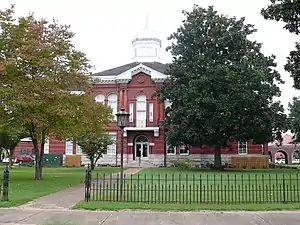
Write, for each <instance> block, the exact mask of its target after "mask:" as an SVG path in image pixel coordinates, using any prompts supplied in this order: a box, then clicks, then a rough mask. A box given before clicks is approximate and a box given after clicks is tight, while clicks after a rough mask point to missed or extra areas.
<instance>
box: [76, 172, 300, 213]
mask: <svg viewBox="0 0 300 225" xmlns="http://www.w3.org/2000/svg"><path fill="white" fill-rule="evenodd" d="M101 189H102V190H101ZM117 190H119V187H118V185H117V182H116V181H114V180H112V181H110V179H108V180H107V181H106V182H105V183H104V182H101V183H100V182H99V183H94V184H93V185H92V192H91V202H90V203H84V202H82V203H80V204H78V205H77V207H81V208H85V209H97V208H101V209H106V208H107V209H110V210H111V209H114V208H115V209H122V208H132V209H137V208H143V209H145V208H151V209H162V210H163V209H165V210H170V209H178V210H184V209H186V210H188V209H190V210H191V209H222V210H226V209H228V210H230V209H245V210H255V209H257V208H258V206H259V208H261V209H263V208H266V209H268V208H269V209H282V208H285V209H290V208H292V209H294V208H295V207H298V208H300V176H299V171H296V170H243V171H234V170H230V171H224V172H216V171H203V170H202V171H180V170H178V169H176V168H169V169H165V168H159V169H145V170H143V171H141V172H140V173H138V174H136V175H133V176H131V177H128V178H127V179H126V180H125V182H124V194H123V202H122V203H120V202H117V199H120V194H119V193H118V192H117ZM99 202H100V203H99ZM283 203H284V204H283ZM289 203H296V205H295V204H294V206H293V207H291V204H289ZM298 203H299V204H298ZM297 204H298V206H297ZM266 206H268V207H266ZM283 206H285V207H283Z"/></svg>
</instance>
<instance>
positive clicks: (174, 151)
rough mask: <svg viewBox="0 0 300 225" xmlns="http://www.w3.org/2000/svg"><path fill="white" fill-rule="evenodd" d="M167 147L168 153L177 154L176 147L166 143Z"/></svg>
mask: <svg viewBox="0 0 300 225" xmlns="http://www.w3.org/2000/svg"><path fill="white" fill-rule="evenodd" d="M166 149H167V154H168V155H176V148H175V147H174V146H172V145H168V144H167V143H166Z"/></svg>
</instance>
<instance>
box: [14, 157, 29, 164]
mask: <svg viewBox="0 0 300 225" xmlns="http://www.w3.org/2000/svg"><path fill="white" fill-rule="evenodd" d="M33 162H34V159H33V158H32V157H31V156H19V157H17V158H16V159H15V163H16V164H22V163H33Z"/></svg>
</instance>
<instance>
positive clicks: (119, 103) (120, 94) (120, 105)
mask: <svg viewBox="0 0 300 225" xmlns="http://www.w3.org/2000/svg"><path fill="white" fill-rule="evenodd" d="M118 105H119V107H118V108H119V110H120V109H121V108H122V107H123V90H122V89H121V90H120V91H119V101H118ZM119 110H118V111H119Z"/></svg>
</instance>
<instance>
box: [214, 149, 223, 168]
mask: <svg viewBox="0 0 300 225" xmlns="http://www.w3.org/2000/svg"><path fill="white" fill-rule="evenodd" d="M214 167H215V168H216V169H222V160H221V147H220V145H218V146H215V154H214Z"/></svg>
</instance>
